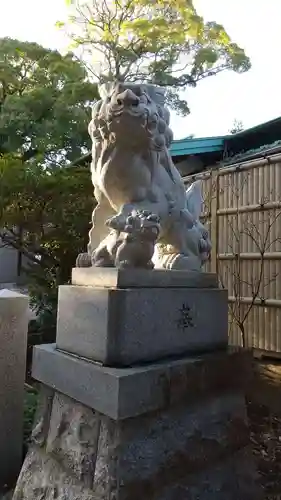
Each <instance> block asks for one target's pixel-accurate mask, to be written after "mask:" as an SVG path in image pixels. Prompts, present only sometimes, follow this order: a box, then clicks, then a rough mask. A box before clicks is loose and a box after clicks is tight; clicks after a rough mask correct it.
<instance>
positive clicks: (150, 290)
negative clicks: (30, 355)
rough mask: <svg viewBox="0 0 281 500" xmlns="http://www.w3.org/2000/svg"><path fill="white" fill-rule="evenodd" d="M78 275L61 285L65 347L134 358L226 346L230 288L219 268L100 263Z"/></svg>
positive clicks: (108, 358)
mask: <svg viewBox="0 0 281 500" xmlns="http://www.w3.org/2000/svg"><path fill="white" fill-rule="evenodd" d="M102 276H103V279H102ZM72 281H73V282H74V283H76V285H71V286H61V287H60V291H59V308H58V323H57V347H58V348H59V349H61V350H63V351H66V352H69V353H72V354H77V355H79V356H82V357H84V358H87V359H91V360H93V361H98V362H100V363H103V364H105V365H110V366H130V365H134V364H136V363H142V362H148V361H155V360H158V359H163V358H164V357H171V356H178V355H183V354H186V353H194V352H206V351H210V350H211V351H214V349H219V348H225V347H226V346H227V343H228V337H227V291H226V290H221V289H219V288H218V284H217V278H216V276H215V275H212V274H207V273H206V274H203V273H191V272H182V271H162V270H159V271H158V270H155V271H143V270H118V269H110V268H109V269H105V270H101V268H100V269H98V268H94V267H93V268H90V270H89V272H88V274H87V273H86V272H85V269H83V268H78V269H74V271H73V280H72ZM83 283H84V285H83Z"/></svg>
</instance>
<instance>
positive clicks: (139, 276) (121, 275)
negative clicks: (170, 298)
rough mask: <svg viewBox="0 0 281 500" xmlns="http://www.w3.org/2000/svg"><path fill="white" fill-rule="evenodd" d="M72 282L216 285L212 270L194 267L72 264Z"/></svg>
mask: <svg viewBox="0 0 281 500" xmlns="http://www.w3.org/2000/svg"><path fill="white" fill-rule="evenodd" d="M72 285H83V286H94V287H101V288H121V289H122V288H123V289H124V288H166V287H169V288H170V287H172V288H218V278H217V275H216V274H212V273H199V272H194V271H177V270H171V271H168V270H163V269H154V270H152V271H148V270H144V269H136V268H135V269H117V268H109V267H90V268H83V267H75V268H73V269H72Z"/></svg>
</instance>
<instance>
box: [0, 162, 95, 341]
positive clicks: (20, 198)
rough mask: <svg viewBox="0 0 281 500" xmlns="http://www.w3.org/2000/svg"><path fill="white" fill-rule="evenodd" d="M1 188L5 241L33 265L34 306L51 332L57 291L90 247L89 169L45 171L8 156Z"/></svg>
mask: <svg viewBox="0 0 281 500" xmlns="http://www.w3.org/2000/svg"><path fill="white" fill-rule="evenodd" d="M0 186H1V187H0V190H1V191H0V214H1V216H0V221H1V227H2V228H4V229H2V231H1V236H2V238H3V240H4V242H5V243H6V244H10V245H11V246H13V247H14V248H16V249H18V250H20V251H21V252H22V255H23V256H25V257H26V259H27V262H28V263H29V264H31V265H29V266H28V269H27V271H28V278H29V279H28V281H29V290H30V293H31V297H32V298H33V305H34V306H35V307H36V309H37V313H38V314H39V318H40V319H39V323H40V322H41V323H42V322H43V325H44V328H46V327H47V328H48V330H50V331H52V332H53V331H54V327H55V311H56V303H57V288H58V286H59V285H60V284H63V283H67V282H68V280H69V278H70V272H71V267H73V265H74V263H75V259H76V256H77V254H78V253H80V252H81V251H83V250H84V249H85V247H86V245H87V233H88V229H89V225H90V214H91V210H92V209H93V205H94V200H93V192H92V185H91V182H90V179H89V173H88V170H87V169H81V170H78V169H75V168H69V167H63V168H47V169H46V168H44V167H42V166H40V165H38V164H34V163H32V164H31V165H27V164H26V163H22V162H21V161H19V160H11V158H9V157H8V158H6V157H4V158H2V159H1V160H0ZM15 228H17V229H15ZM18 228H20V231H19V230H18ZM38 326H40V324H39V325H38ZM50 337H51V335H50Z"/></svg>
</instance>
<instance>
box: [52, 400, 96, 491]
mask: <svg viewBox="0 0 281 500" xmlns="http://www.w3.org/2000/svg"><path fill="white" fill-rule="evenodd" d="M99 433H100V417H99V414H96V413H95V412H94V411H93V410H90V409H89V408H86V407H85V406H82V405H80V404H78V403H74V401H73V400H71V399H69V398H68V397H66V396H64V395H63V394H59V393H56V395H55V398H54V401H53V408H52V414H51V419H50V427H49V433H48V439H47V446H46V451H47V453H51V454H52V455H53V456H55V457H56V458H57V460H58V461H59V462H60V463H61V464H62V465H63V467H64V468H65V469H69V470H71V471H72V472H73V474H74V475H75V476H76V477H77V479H79V480H80V481H82V482H83V483H84V484H85V485H86V486H87V487H89V488H91V487H92V485H93V481H94V474H95V464H96V456H97V443H98V437H99Z"/></svg>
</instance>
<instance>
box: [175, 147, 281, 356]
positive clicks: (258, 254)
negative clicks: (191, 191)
mask: <svg viewBox="0 0 281 500" xmlns="http://www.w3.org/2000/svg"><path fill="white" fill-rule="evenodd" d="M196 179H202V188H203V197H204V209H203V213H202V219H203V221H204V222H205V224H206V225H207V226H208V227H209V230H210V234H211V240H212V252H211V258H210V261H209V262H208V263H207V265H206V271H209V272H214V273H217V274H218V276H219V278H220V281H221V286H224V287H226V288H227V289H228V295H229V340H230V344H232V345H245V346H247V347H252V348H254V349H255V350H258V351H259V352H263V351H266V352H270V353H272V354H275V355H281V155H280V154H279V155H271V156H268V157H264V158H260V159H258V160H252V161H248V162H242V163H239V164H235V165H232V166H231V167H221V168H216V169H214V168H212V169H210V170H209V171H207V172H204V173H201V174H197V175H193V176H188V177H185V178H184V182H185V184H186V185H189V184H190V183H191V182H193V181H194V180H196ZM243 328H245V332H244V334H242V331H243Z"/></svg>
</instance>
